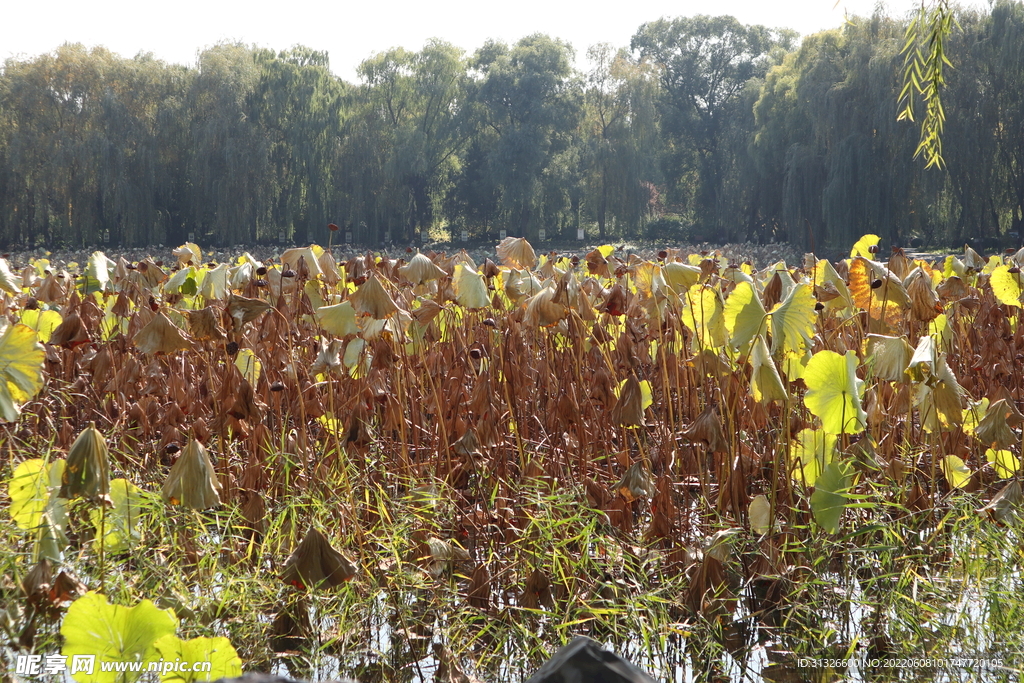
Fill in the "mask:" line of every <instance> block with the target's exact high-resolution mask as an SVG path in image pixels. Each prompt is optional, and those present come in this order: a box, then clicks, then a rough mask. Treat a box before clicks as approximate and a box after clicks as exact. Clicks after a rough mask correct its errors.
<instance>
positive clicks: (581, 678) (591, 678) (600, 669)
mask: <svg viewBox="0 0 1024 683" xmlns="http://www.w3.org/2000/svg"><path fill="white" fill-rule="evenodd" d="M214 683H296V681H293V680H291V679H289V678H285V677H283V676H274V675H271V674H258V673H248V674H245V675H244V676H240V677H238V678H221V679H220V680H218V681H215V682H214ZM337 683H350V682H349V681H348V680H347V679H346V680H343V681H338V682H337ZM526 683H656V681H655V680H654V679H653V678H651V677H650V676H648V675H647V674H645V673H644V672H643V671H641V670H640V669H638V668H636V667H635V666H633V665H632V664H630V663H629V662H627V661H626V660H625V659H623V658H622V657H619V656H618V655H616V654H615V653H613V652H609V651H608V650H605V649H604V648H603V647H601V644H600V643H598V642H597V641H596V640H592V639H590V638H587V637H586V636H576V638H574V639H573V641H572V642H571V643H569V644H568V645H566V646H565V647H563V648H562V649H561V650H559V651H558V652H556V653H555V654H554V655H552V657H551V659H549V660H548V661H547V662H545V663H544V666H542V667H541V668H540V670H539V671H537V673H535V674H534V675H533V677H532V678H531V679H530V680H528V681H527V682H526Z"/></svg>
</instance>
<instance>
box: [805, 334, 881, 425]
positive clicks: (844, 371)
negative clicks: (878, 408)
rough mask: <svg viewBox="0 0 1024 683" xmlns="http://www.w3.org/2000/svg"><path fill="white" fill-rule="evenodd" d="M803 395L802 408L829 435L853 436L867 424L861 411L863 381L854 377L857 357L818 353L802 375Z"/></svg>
mask: <svg viewBox="0 0 1024 683" xmlns="http://www.w3.org/2000/svg"><path fill="white" fill-rule="evenodd" d="M804 383H805V384H807V393H806V394H804V404H805V405H806V406H807V409H808V410H810V411H811V412H812V413H814V415H816V416H817V417H818V419H819V420H821V426H822V428H823V429H824V430H825V431H826V432H828V433H829V434H856V433H858V432H861V431H863V429H864V426H865V424H867V414H866V413H865V412H864V408H863V407H861V398H862V394H863V393H864V380H862V379H859V378H858V377H857V354H855V353H854V352H853V351H847V352H846V355H845V356H841V355H839V354H838V353H836V352H835V351H829V350H824V351H819V352H817V353H816V354H814V356H813V357H812V358H811V360H810V361H808V363H807V369H806V370H805V372H804Z"/></svg>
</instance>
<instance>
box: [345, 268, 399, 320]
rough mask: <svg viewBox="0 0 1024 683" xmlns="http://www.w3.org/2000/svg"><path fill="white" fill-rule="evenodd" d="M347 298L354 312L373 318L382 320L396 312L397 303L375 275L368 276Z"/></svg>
mask: <svg viewBox="0 0 1024 683" xmlns="http://www.w3.org/2000/svg"><path fill="white" fill-rule="evenodd" d="M349 298H350V300H351V301H352V306H353V307H354V308H355V309H356V313H358V314H360V315H368V316H370V317H371V318H374V319H375V320H384V319H385V318H387V317H389V316H391V315H393V314H395V313H396V312H398V304H396V303H395V302H394V300H393V299H392V298H391V295H390V294H388V293H387V291H386V290H385V289H384V286H383V285H381V283H380V280H379V279H378V278H377V276H376V275H371V276H370V277H368V278H367V279H366V282H364V283H363V284H361V285H359V288H358V289H357V290H356V291H355V292H353V293H352V296H351V297H349Z"/></svg>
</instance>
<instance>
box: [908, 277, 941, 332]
mask: <svg viewBox="0 0 1024 683" xmlns="http://www.w3.org/2000/svg"><path fill="white" fill-rule="evenodd" d="M903 286H904V287H906V289H907V296H909V297H910V315H911V316H912V317H913V318H914V319H915V320H920V321H922V322H929V321H931V320H934V319H935V318H937V317H938V316H939V314H940V313H942V304H940V303H939V297H938V295H937V294H936V293H935V290H934V289H932V281H931V278H930V277H928V275H927V273H925V272H924V270H922V269H921V267H920V266H918V267H917V268H915V269H914V270H913V271H912V272H911V273H910V274H909V275H908V276H907V277H906V279H905V280H904V281H903Z"/></svg>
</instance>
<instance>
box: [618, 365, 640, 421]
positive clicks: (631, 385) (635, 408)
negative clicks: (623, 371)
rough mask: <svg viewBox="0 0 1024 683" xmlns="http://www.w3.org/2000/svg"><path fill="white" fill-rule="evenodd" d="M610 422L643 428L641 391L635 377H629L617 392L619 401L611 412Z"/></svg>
mask: <svg viewBox="0 0 1024 683" xmlns="http://www.w3.org/2000/svg"><path fill="white" fill-rule="evenodd" d="M611 419H612V422H613V423H615V424H617V425H622V426H624V427H643V426H644V424H645V422H644V408H643V390H642V389H641V387H640V381H639V380H638V379H637V378H636V376H635V375H630V376H629V378H628V379H627V380H626V383H625V384H623V385H622V390H621V391H620V392H619V400H618V401H617V402H616V403H615V407H614V408H612V410H611Z"/></svg>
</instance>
